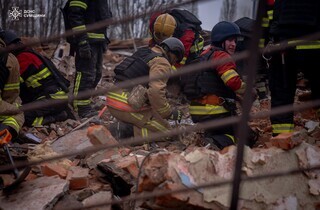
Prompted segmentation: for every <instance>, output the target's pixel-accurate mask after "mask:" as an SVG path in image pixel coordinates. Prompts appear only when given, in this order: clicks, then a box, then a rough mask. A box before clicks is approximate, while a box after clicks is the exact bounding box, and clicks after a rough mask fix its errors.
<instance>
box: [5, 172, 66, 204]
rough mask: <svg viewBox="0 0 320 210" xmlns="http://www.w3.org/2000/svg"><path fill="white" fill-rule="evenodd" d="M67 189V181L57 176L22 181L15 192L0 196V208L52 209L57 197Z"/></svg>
mask: <svg viewBox="0 0 320 210" xmlns="http://www.w3.org/2000/svg"><path fill="white" fill-rule="evenodd" d="M68 189H69V182H68V181H66V180H63V179H60V178H59V177H58V176H52V177H40V178H38V179H34V180H31V181H29V182H24V183H22V184H21V185H20V186H19V188H18V189H17V192H16V193H14V194H13V195H10V196H8V197H4V196H1V197H0V209H3V210H11V209H15V210H34V209H52V207H53V206H54V204H55V203H56V202H57V201H58V199H59V198H60V197H61V196H63V195H64V194H65V193H66V192H67V190H68Z"/></svg>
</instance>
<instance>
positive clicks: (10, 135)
mask: <svg viewBox="0 0 320 210" xmlns="http://www.w3.org/2000/svg"><path fill="white" fill-rule="evenodd" d="M0 30H1V32H0V33H3V30H2V29H1V28H0ZM0 47H1V48H4V47H5V43H4V41H3V40H2V39H0ZM0 62H1V64H0V65H1V67H0V136H1V137H5V138H3V139H6V141H7V142H1V144H4V143H8V142H9V141H11V139H14V138H15V137H17V135H18V133H19V131H20V129H21V127H22V125H23V123H24V117H23V113H19V114H15V115H10V114H8V112H12V111H17V110H18V109H19V106H20V102H21V100H20V98H19V90H20V86H19V84H20V83H19V63H18V61H17V59H16V58H15V57H14V55H13V54H11V53H9V54H5V53H4V54H2V55H1V61H0Z"/></svg>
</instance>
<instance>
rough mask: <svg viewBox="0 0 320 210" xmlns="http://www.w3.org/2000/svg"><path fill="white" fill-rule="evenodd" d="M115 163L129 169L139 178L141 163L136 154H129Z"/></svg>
mask: <svg viewBox="0 0 320 210" xmlns="http://www.w3.org/2000/svg"><path fill="white" fill-rule="evenodd" d="M115 165H116V166H117V167H119V168H121V169H124V170H126V171H128V172H129V173H130V174H131V175H132V176H133V177H135V178H137V177H138V174H139V167H138V165H139V163H138V162H137V160H136V158H135V157H134V156H127V157H125V158H121V159H120V160H119V161H117V162H116V163H115Z"/></svg>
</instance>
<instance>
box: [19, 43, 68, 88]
mask: <svg viewBox="0 0 320 210" xmlns="http://www.w3.org/2000/svg"><path fill="white" fill-rule="evenodd" d="M24 51H25V52H30V53H33V54H35V55H36V56H37V57H38V58H39V59H40V60H41V61H42V62H43V63H44V64H45V65H46V66H47V67H48V69H49V71H50V72H51V73H52V76H53V77H54V78H55V80H56V81H57V83H58V84H59V86H60V87H61V89H62V90H63V91H64V92H66V93H68V92H69V87H70V81H69V80H67V79H66V78H65V77H64V76H63V75H62V74H61V72H60V71H59V70H58V69H57V67H56V66H55V65H54V63H52V61H51V60H50V59H49V58H47V57H45V56H42V55H40V54H39V53H38V52H36V51H35V50H32V49H28V50H24Z"/></svg>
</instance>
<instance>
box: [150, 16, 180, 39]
mask: <svg viewBox="0 0 320 210" xmlns="http://www.w3.org/2000/svg"><path fill="white" fill-rule="evenodd" d="M176 26H177V22H176V20H175V19H174V17H173V16H172V15H169V14H168V13H165V14H161V15H159V16H158V17H157V19H156V20H155V21H154V26H153V38H154V40H155V41H156V42H157V43H158V44H159V43H160V42H162V41H163V40H165V39H166V38H169V37H171V36H172V35H173V33H174V30H175V29H176Z"/></svg>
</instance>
